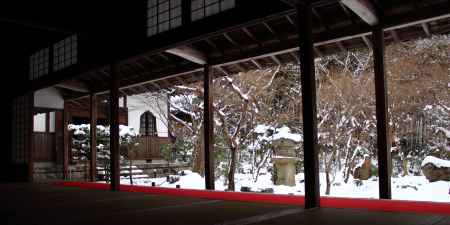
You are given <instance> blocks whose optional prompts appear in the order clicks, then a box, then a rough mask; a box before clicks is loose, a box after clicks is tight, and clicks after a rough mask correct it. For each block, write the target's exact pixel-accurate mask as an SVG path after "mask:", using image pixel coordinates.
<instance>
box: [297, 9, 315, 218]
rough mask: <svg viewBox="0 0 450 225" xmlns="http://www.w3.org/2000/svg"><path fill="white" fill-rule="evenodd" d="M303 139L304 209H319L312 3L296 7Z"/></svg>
mask: <svg viewBox="0 0 450 225" xmlns="http://www.w3.org/2000/svg"><path fill="white" fill-rule="evenodd" d="M297 15H301V16H297V23H298V28H299V29H298V37H299V48H300V49H301V51H299V52H300V71H301V87H302V88H301V91H302V105H303V107H302V109H303V136H304V138H303V139H304V142H303V146H304V160H303V162H304V172H305V208H306V209H310V208H316V207H320V191H319V189H320V186H319V147H318V144H317V114H316V79H315V68H314V67H315V66H314V44H313V43H314V42H313V35H312V26H313V25H312V5H311V2H309V1H308V2H306V3H305V4H299V5H297Z"/></svg>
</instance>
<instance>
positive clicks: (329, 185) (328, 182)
mask: <svg viewBox="0 0 450 225" xmlns="http://www.w3.org/2000/svg"><path fill="white" fill-rule="evenodd" d="M325 178H326V182H327V188H326V190H325V194H326V195H330V191H331V190H330V189H331V182H330V169H329V168H326V169H325Z"/></svg>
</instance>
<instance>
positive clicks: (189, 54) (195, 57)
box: [166, 46, 206, 65]
mask: <svg viewBox="0 0 450 225" xmlns="http://www.w3.org/2000/svg"><path fill="white" fill-rule="evenodd" d="M166 52H167V53H170V54H173V55H176V56H179V57H181V58H183V59H186V60H188V61H191V62H193V63H196V64H200V65H205V64H206V56H205V55H204V54H203V53H202V52H200V51H198V50H196V49H194V48H191V47H188V46H181V47H177V48H172V49H169V50H166Z"/></svg>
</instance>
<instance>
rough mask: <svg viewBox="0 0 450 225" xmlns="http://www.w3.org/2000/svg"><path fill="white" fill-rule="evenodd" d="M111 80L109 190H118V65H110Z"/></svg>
mask: <svg viewBox="0 0 450 225" xmlns="http://www.w3.org/2000/svg"><path fill="white" fill-rule="evenodd" d="M110 71H111V80H110V90H109V94H110V96H109V99H110V102H109V107H110V116H111V119H110V138H109V139H110V140H109V142H110V147H109V148H110V151H111V153H110V169H111V173H110V174H111V190H112V191H119V190H120V163H119V160H120V155H119V138H120V136H119V73H120V72H119V64H118V63H112V64H111V70H110Z"/></svg>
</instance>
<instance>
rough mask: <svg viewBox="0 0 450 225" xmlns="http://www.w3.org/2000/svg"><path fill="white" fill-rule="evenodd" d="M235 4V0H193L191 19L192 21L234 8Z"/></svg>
mask: <svg viewBox="0 0 450 225" xmlns="http://www.w3.org/2000/svg"><path fill="white" fill-rule="evenodd" d="M235 5H236V1H235V0H192V2H191V19H192V21H195V20H199V19H202V18H204V17H207V16H211V15H214V14H217V13H220V12H223V11H225V10H228V9H232V8H234V7H235Z"/></svg>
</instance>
